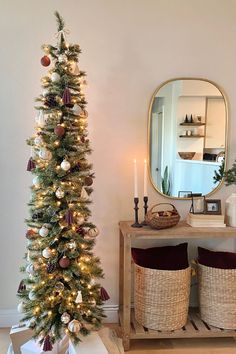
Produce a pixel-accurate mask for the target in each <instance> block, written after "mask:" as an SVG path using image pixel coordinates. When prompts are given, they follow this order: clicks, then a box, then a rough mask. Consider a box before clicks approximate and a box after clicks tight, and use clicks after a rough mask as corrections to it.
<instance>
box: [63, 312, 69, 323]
mask: <svg viewBox="0 0 236 354" xmlns="http://www.w3.org/2000/svg"><path fill="white" fill-rule="evenodd" d="M61 322H62V323H64V324H67V323H69V322H70V315H69V314H68V313H67V312H64V313H63V314H62V315H61Z"/></svg>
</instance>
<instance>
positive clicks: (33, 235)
mask: <svg viewBox="0 0 236 354" xmlns="http://www.w3.org/2000/svg"><path fill="white" fill-rule="evenodd" d="M35 235H36V232H35V231H34V230H32V229H29V230H28V231H27V232H26V238H28V239H29V240H30V239H32V238H34V237H35Z"/></svg>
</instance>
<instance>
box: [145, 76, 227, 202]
mask: <svg viewBox="0 0 236 354" xmlns="http://www.w3.org/2000/svg"><path fill="white" fill-rule="evenodd" d="M148 135H149V169H150V170H149V172H150V176H151V180H152V183H153V185H154V187H155V188H156V190H157V191H158V192H159V193H162V194H164V195H165V196H169V197H171V198H186V197H189V196H190V194H191V193H194V194H196V195H209V194H210V193H212V192H213V191H214V190H215V189H216V188H218V187H219V185H220V184H221V182H222V174H223V171H224V169H225V155H226V152H227V151H226V146H227V103H226V99H225V96H224V94H223V93H222V91H221V90H220V89H219V88H218V87H217V86H216V84H214V83H212V82H210V81H208V80H203V79H194V78H187V79H175V80H170V81H168V82H165V83H164V84H162V85H161V86H160V87H159V88H158V89H157V90H156V91H155V93H154V95H153V97H152V101H151V105H150V109H149V129H148Z"/></svg>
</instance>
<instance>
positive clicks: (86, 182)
mask: <svg viewBox="0 0 236 354" xmlns="http://www.w3.org/2000/svg"><path fill="white" fill-rule="evenodd" d="M84 184H85V185H86V186H88V187H89V186H91V185H92V184H93V179H92V177H90V176H89V177H85V179H84Z"/></svg>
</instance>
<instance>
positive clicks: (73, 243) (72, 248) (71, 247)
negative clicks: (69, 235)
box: [67, 240, 76, 250]
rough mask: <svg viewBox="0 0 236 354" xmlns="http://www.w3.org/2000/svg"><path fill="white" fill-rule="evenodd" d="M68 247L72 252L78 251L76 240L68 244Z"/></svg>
mask: <svg viewBox="0 0 236 354" xmlns="http://www.w3.org/2000/svg"><path fill="white" fill-rule="evenodd" d="M67 247H68V248H69V249H70V250H75V249H76V243H75V241H74V240H70V242H68V244H67Z"/></svg>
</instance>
